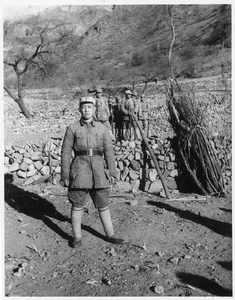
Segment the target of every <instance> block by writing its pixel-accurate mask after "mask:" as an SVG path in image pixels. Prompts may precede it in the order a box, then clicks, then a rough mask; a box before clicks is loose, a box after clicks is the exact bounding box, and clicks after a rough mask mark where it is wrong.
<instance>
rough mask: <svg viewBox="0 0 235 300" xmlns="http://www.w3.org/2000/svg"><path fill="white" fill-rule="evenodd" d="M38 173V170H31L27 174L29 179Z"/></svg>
mask: <svg viewBox="0 0 235 300" xmlns="http://www.w3.org/2000/svg"><path fill="white" fill-rule="evenodd" d="M36 173H37V170H36V169H33V170H30V171H28V172H27V177H32V176H34V175H36Z"/></svg>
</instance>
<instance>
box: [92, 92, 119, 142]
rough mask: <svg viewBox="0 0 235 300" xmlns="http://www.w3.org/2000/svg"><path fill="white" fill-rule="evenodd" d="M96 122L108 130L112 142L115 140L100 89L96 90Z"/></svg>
mask: <svg viewBox="0 0 235 300" xmlns="http://www.w3.org/2000/svg"><path fill="white" fill-rule="evenodd" d="M95 97H96V120H97V121H99V122H101V123H103V124H104V125H105V126H106V127H107V128H108V130H109V133H110V135H111V137H112V140H115V138H114V135H113V134H112V129H111V125H110V123H109V117H110V111H109V105H108V101H107V99H106V98H105V97H103V96H102V89H101V88H98V89H96V95H95Z"/></svg>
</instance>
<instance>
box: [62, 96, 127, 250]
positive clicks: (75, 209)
mask: <svg viewBox="0 0 235 300" xmlns="http://www.w3.org/2000/svg"><path fill="white" fill-rule="evenodd" d="M95 103H96V100H95V99H94V97H91V96H89V97H84V98H82V99H81V101H80V112H81V119H80V120H79V121H77V122H76V123H74V124H72V125H70V126H69V127H68V128H67V130H66V133H65V136H64V140H63V145H62V153H61V180H62V184H63V186H66V187H68V199H69V201H70V203H71V204H72V208H71V221H72V230H73V234H74V240H73V242H72V247H73V248H77V247H80V246H81V245H82V234H81V221H82V211H83V206H84V205H85V199H86V194H87V193H89V194H90V196H91V198H92V200H93V202H94V205H95V207H96V208H97V209H98V212H99V216H100V219H101V222H102V225H103V228H104V231H105V234H106V239H107V241H108V242H110V243H114V244H122V243H123V242H124V240H123V239H120V238H117V237H116V236H115V235H114V229H113V224H112V220H111V215H110V210H109V206H108V196H109V192H110V188H109V187H110V184H112V183H114V181H115V177H116V171H115V157H114V151H113V146H112V141H111V137H110V134H109V132H108V129H107V128H106V126H104V125H103V124H102V123H100V122H96V121H95V120H94V118H93V116H94V114H95V110H96V107H95ZM72 151H74V153H75V156H74V158H73V160H72V162H71V154H72ZM105 163H106V167H107V169H105V167H104V165H105Z"/></svg>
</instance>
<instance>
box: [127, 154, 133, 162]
mask: <svg viewBox="0 0 235 300" xmlns="http://www.w3.org/2000/svg"><path fill="white" fill-rule="evenodd" d="M127 159H128V160H129V161H132V160H133V159H134V155H133V153H130V154H129V155H128V157H127Z"/></svg>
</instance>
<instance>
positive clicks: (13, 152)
mask: <svg viewBox="0 0 235 300" xmlns="http://www.w3.org/2000/svg"><path fill="white" fill-rule="evenodd" d="M61 143H62V142H61V139H57V140H50V141H49V142H47V143H46V144H44V145H42V146H41V145H39V144H36V143H34V144H27V145H25V146H24V147H18V146H7V147H6V148H5V156H4V173H5V174H6V173H13V174H15V175H16V176H17V177H18V178H21V179H24V185H28V184H32V183H33V184H35V183H40V182H44V181H45V180H47V179H48V178H49V177H51V176H52V177H53V178H57V179H60V172H61V166H60V153H61ZM58 177H59V178H58Z"/></svg>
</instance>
